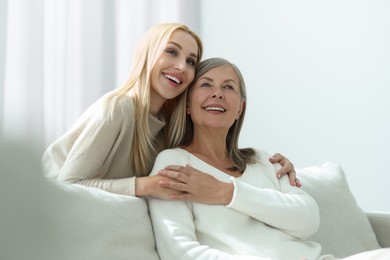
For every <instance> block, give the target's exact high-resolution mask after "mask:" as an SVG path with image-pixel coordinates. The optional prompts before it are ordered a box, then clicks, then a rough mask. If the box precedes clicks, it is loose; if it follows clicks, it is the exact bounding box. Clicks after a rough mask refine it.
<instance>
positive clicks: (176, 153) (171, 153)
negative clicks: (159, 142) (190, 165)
mask: <svg viewBox="0 0 390 260" xmlns="http://www.w3.org/2000/svg"><path fill="white" fill-rule="evenodd" d="M189 156H190V153H189V152H187V151H186V150H184V149H181V148H170V149H165V150H163V151H161V152H160V153H159V154H158V156H157V159H156V161H157V160H162V161H175V162H176V163H177V164H180V165H185V164H187V162H188V159H189Z"/></svg>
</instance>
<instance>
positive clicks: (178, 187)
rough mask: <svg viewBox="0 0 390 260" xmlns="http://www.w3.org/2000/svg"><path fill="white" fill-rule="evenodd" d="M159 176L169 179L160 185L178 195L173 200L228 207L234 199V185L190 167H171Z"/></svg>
mask: <svg viewBox="0 0 390 260" xmlns="http://www.w3.org/2000/svg"><path fill="white" fill-rule="evenodd" d="M158 175H160V176H163V177H167V179H165V180H162V181H161V182H160V185H161V186H162V187H164V188H167V189H171V190H172V191H173V190H175V191H177V192H178V193H176V194H173V195H171V196H170V199H171V200H180V201H193V202H198V203H203V204H209V205H228V204H229V203H230V202H231V200H232V197H233V190H234V187H233V184H232V183H226V182H222V181H219V180H217V179H216V178H215V177H213V176H211V175H210V174H207V173H204V172H202V171H199V170H197V169H195V168H193V167H191V166H190V165H186V166H179V165H169V166H167V167H165V168H164V169H163V170H160V171H159V173H158Z"/></svg>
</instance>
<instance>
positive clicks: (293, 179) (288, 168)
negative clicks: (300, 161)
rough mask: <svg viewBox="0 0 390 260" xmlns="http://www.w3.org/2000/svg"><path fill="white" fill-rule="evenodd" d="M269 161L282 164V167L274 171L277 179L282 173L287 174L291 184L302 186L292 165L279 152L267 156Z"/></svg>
mask: <svg viewBox="0 0 390 260" xmlns="http://www.w3.org/2000/svg"><path fill="white" fill-rule="evenodd" d="M269 161H270V162H271V163H279V164H280V165H282V168H281V169H280V170H279V171H278V172H277V173H276V176H277V177H278V179H280V178H281V177H282V176H283V175H285V174H288V178H289V180H290V184H291V186H297V187H298V188H300V187H301V186H302V185H301V182H300V181H299V179H298V178H297V176H296V172H295V169H294V165H293V164H292V163H291V162H290V161H289V160H288V159H287V158H286V157H284V156H283V155H281V154H280V153H275V154H274V155H273V156H272V157H271V158H269Z"/></svg>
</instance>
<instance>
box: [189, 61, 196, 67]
mask: <svg viewBox="0 0 390 260" xmlns="http://www.w3.org/2000/svg"><path fill="white" fill-rule="evenodd" d="M187 63H188V64H190V65H191V66H195V65H196V61H195V60H193V59H187Z"/></svg>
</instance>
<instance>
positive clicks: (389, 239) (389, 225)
mask: <svg viewBox="0 0 390 260" xmlns="http://www.w3.org/2000/svg"><path fill="white" fill-rule="evenodd" d="M366 214H367V217H368V219H369V220H370V223H371V226H372V229H373V230H374V232H375V235H376V238H377V239H378V242H379V244H380V245H381V247H390V235H389V234H390V213H387V212H386V213H385V212H366Z"/></svg>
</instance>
